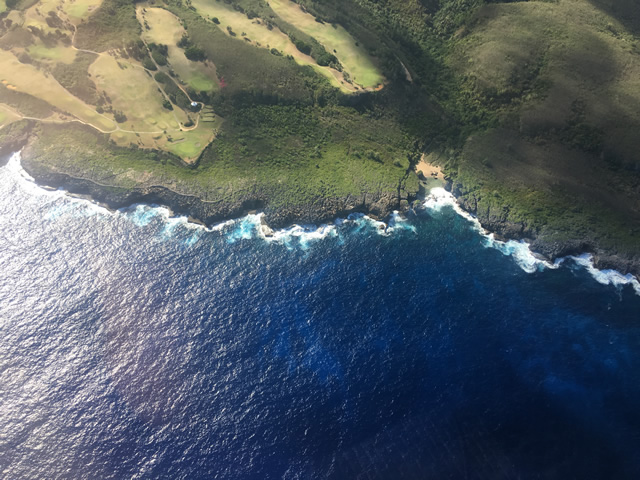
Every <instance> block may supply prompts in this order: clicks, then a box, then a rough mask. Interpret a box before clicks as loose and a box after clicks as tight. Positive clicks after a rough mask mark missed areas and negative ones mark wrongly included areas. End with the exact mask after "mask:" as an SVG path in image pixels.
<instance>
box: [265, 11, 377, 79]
mask: <svg viewBox="0 0 640 480" xmlns="http://www.w3.org/2000/svg"><path fill="white" fill-rule="evenodd" d="M269 5H270V6H271V8H272V9H273V11H275V12H276V13H277V14H278V16H280V18H282V19H283V20H284V21H286V22H288V23H290V24H292V25H295V26H296V27H297V28H299V29H300V30H302V31H303V32H304V33H306V34H307V35H310V36H312V37H313V38H315V39H316V40H317V41H318V42H320V43H321V44H322V45H324V47H325V48H326V49H327V51H328V52H330V53H334V55H336V57H338V60H340V63H342V66H343V67H344V68H345V70H346V71H347V72H349V75H350V76H351V80H353V81H354V82H355V83H357V84H358V85H361V86H362V87H364V88H373V87H376V86H378V85H380V84H381V83H382V82H383V81H384V77H383V76H382V74H381V73H380V72H379V70H378V69H377V68H376V66H375V64H374V62H373V60H372V59H371V57H370V56H369V54H368V53H367V52H366V50H365V49H364V48H363V47H362V46H359V45H358V42H357V41H356V40H355V39H354V38H353V37H352V36H351V35H350V34H349V32H347V31H346V30H345V29H344V28H343V27H341V26H339V25H336V26H335V27H334V26H332V25H330V24H327V23H319V22H317V21H316V19H315V18H314V17H313V15H311V14H309V13H306V12H304V11H303V10H302V9H301V8H300V6H299V5H298V4H297V3H293V2H291V1H290V0H271V1H270V2H269Z"/></svg>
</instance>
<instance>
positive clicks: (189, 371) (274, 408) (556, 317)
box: [0, 159, 640, 479]
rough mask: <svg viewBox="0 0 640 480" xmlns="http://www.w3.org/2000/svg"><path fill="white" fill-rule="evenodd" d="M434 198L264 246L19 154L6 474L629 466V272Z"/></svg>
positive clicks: (634, 343)
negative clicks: (525, 241)
mask: <svg viewBox="0 0 640 480" xmlns="http://www.w3.org/2000/svg"><path fill="white" fill-rule="evenodd" d="M14 160H15V159H14ZM446 203H447V202H446V199H442V198H441V199H440V200H439V201H436V200H434V199H432V200H431V202H430V203H429V208H427V209H425V210H424V211H422V212H419V213H417V214H415V215H411V216H410V217H409V219H408V220H407V221H400V219H397V220H396V221H394V222H391V228H389V229H387V231H386V232H385V231H382V230H380V228H379V225H377V224H376V223H375V222H372V221H370V220H367V219H366V218H363V217H353V218H351V219H345V220H344V221H340V222H338V225H336V226H332V227H325V228H323V229H315V228H307V229H304V228H298V229H291V230H289V231H286V232H279V233H278V235H277V236H276V239H274V240H271V241H266V240H264V239H263V238H261V237H260V235H259V232H258V225H259V219H257V218H256V217H251V216H250V217H246V218H244V219H240V220H238V221H234V222H227V223H226V224H224V225H221V226H219V227H217V228H215V229H210V230H205V229H202V228H200V227H197V226H194V225H190V224H188V223H186V221H185V220H184V219H181V218H171V217H170V216H169V215H168V212H167V211H166V210H165V209H162V208H157V207H150V206H144V205H138V206H133V207H131V208H128V209H125V210H122V211H118V212H115V213H111V212H108V211H106V210H104V209H102V208H100V207H97V206H95V205H93V204H91V203H90V202H87V201H84V200H78V199H73V198H70V197H68V196H67V195H65V194H64V193H63V192H47V191H45V190H43V189H41V188H39V187H37V186H35V185H34V184H33V183H31V182H29V181H28V180H27V179H25V178H24V176H23V174H22V173H21V171H20V169H19V165H18V164H17V162H16V161H12V162H10V164H9V165H8V166H7V167H3V168H2V169H0V267H1V270H0V271H1V272H2V277H1V278H0V411H1V412H2V415H0V472H1V474H0V476H1V477H2V478H11V479H21V478H114V479H121V478H184V479H192V478H229V479H238V478H242V479H244V478H246V479H264V478H336V479H343V478H383V479H387V478H388V479H395V478H472V479H475V478H525V479H527V478H549V479H551V478H553V479H555V478H560V479H566V478H579V479H591V478H593V479H596V478H598V479H599V478H602V479H610V478H616V479H617V478H622V479H624V478H629V479H635V478H639V475H640V454H639V452H640V412H639V410H638V405H639V404H640V296H639V295H638V294H637V293H636V291H635V290H634V286H633V285H632V284H630V283H626V284H625V283H624V282H625V281H627V280H625V279H624V278H622V277H620V276H616V275H615V274H613V273H611V272H609V273H601V272H596V271H593V272H589V270H588V269H587V268H586V267H585V265H587V264H588V263H587V262H586V260H585V259H578V260H572V259H567V260H566V261H565V262H564V263H563V264H562V265H560V266H557V268H548V267H544V265H542V264H540V263H539V262H536V261H534V260H533V259H532V257H531V256H530V255H528V253H527V251H526V249H525V248H524V247H523V246H522V245H519V244H515V243H509V244H500V243H497V242H492V241H491V240H488V239H487V238H486V237H484V236H482V235H481V234H480V233H479V232H478V231H477V229H476V228H475V227H474V224H473V223H472V222H470V221H469V220H468V219H465V218H464V217H462V216H460V215H459V214H458V213H456V212H455V211H454V210H453V209H452V208H451V207H450V206H447V205H446ZM594 275H596V277H597V279H596V278H594ZM597 280H600V282H607V281H615V283H616V284H609V285H603V284H602V283H600V282H598V281H597Z"/></svg>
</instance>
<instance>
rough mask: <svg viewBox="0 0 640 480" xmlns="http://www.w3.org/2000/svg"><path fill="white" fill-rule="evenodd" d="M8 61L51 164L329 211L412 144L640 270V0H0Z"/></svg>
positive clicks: (464, 190)
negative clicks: (515, 0)
mask: <svg viewBox="0 0 640 480" xmlns="http://www.w3.org/2000/svg"><path fill="white" fill-rule="evenodd" d="M0 82H2V83H1V84H0V126H1V128H0V141H2V142H4V144H5V145H13V144H14V143H15V142H14V143H12V141H14V140H15V138H18V137H19V138H23V137H24V129H25V125H28V128H29V129H30V132H31V133H30V135H29V140H28V148H27V150H26V153H28V158H26V156H25V160H26V163H25V166H26V167H28V168H30V169H31V170H33V171H34V172H36V173H37V172H41V173H42V175H41V179H42V180H43V181H46V178H45V177H47V178H49V179H51V178H52V177H51V175H53V174H56V175H68V176H70V177H73V178H75V179H82V180H83V181H89V182H94V183H95V184H100V185H103V186H107V187H109V188H112V189H121V190H135V189H139V190H140V191H142V190H144V189H145V188H146V189H148V188H150V187H152V186H154V187H155V186H163V187H166V188H168V189H171V191H173V192H179V193H180V194H183V195H187V196H193V197H197V198H199V199H201V200H203V201H206V202H209V203H211V204H221V205H222V204H225V203H227V204H229V203H234V202H236V203H238V202H239V203H238V204H239V205H243V206H245V207H247V208H248V207H250V206H257V207H260V208H264V209H266V210H267V211H268V212H272V217H271V218H273V219H274V222H275V223H286V222H292V221H303V220H304V221H306V220H309V221H316V220H317V221H320V220H322V221H325V220H327V219H328V218H329V217H330V216H331V215H335V214H342V213H345V212H348V211H355V210H360V211H368V212H370V213H373V214H378V215H382V216H384V215H386V214H388V213H389V212H390V211H391V210H393V209H405V208H407V206H408V205H409V203H410V202H411V201H412V200H413V199H415V198H417V197H418V196H419V194H420V193H421V192H423V191H424V185H426V182H424V180H425V179H424V178H423V179H422V181H421V180H420V179H419V177H418V175H417V174H416V173H415V168H416V165H417V164H418V162H419V161H420V158H421V157H422V158H425V159H426V160H427V161H429V162H431V163H432V164H436V165H438V166H440V167H441V168H442V169H443V170H444V172H445V173H446V175H447V178H448V179H449V181H450V185H451V187H452V189H453V191H454V193H455V194H456V195H457V196H458V197H459V199H460V202H461V203H462V205H463V206H464V207H465V208H467V209H468V210H470V211H472V212H473V213H475V214H477V215H478V217H479V219H480V220H481V222H482V223H483V224H484V225H486V226H487V227H488V228H490V229H493V230H495V231H497V232H499V233H503V234H505V235H507V236H511V237H516V238H528V239H532V240H534V241H535V244H534V246H535V248H536V249H537V250H538V251H540V252H542V253H545V254H548V255H550V256H554V255H559V254H564V253H572V252H578V251H584V250H588V251H592V252H595V253H598V254H599V257H600V258H601V264H602V265H612V266H615V267H617V268H620V269H621V270H628V271H634V272H636V273H638V272H639V271H640V254H639V252H640V154H639V153H638V152H640V137H639V136H638V135H637V132H638V131H640V130H639V127H640V108H638V107H639V106H640V8H638V5H637V2H636V1H635V0H619V1H613V0H555V1H541V0H539V1H523V2H490V1H485V0H298V1H297V2H293V1H291V0H271V1H264V0H164V1H163V0H154V1H146V2H132V1H130V0H40V1H34V0H19V1H16V0H6V1H4V0H3V2H2V3H0ZM27 122H28V123H27ZM36 176H37V175H36ZM57 178H58V177H57ZM59 178H62V177H59ZM421 184H422V187H421ZM220 211H221V212H225V211H226V212H237V211H238V209H237V208H236V209H227V210H225V209H224V208H223V209H221V210H220ZM314 211H315V212H317V213H316V214H315V216H314V213H313V212H314ZM276 212H279V213H278V214H277V213H276ZM220 215H222V216H224V214H222V213H221V214H220ZM211 218H213V217H211ZM211 218H210V219H211ZM215 218H218V217H215Z"/></svg>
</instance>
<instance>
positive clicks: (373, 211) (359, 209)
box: [22, 155, 417, 229]
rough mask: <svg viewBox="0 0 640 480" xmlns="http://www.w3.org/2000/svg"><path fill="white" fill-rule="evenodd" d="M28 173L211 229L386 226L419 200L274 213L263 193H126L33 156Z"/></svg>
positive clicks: (339, 201) (340, 203) (400, 196)
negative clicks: (213, 197)
mask: <svg viewBox="0 0 640 480" xmlns="http://www.w3.org/2000/svg"><path fill="white" fill-rule="evenodd" d="M22 167H23V168H24V169H25V171H26V172H27V173H28V174H29V175H31V176H32V177H33V178H34V179H35V181H36V182H37V183H38V184H40V185H43V186H47V187H50V188H56V189H57V188H63V189H64V190H66V191H68V192H69V193H70V194H72V195H79V196H86V197H89V198H91V199H92V200H93V201H95V202H97V203H99V204H101V205H103V206H105V207H107V208H109V209H119V208H124V207H127V206H130V205H133V204H136V203H146V204H158V205H163V206H166V207H168V208H169V209H170V210H171V211H172V212H173V213H175V214H178V215H186V216H188V217H189V218H190V219H191V220H192V221H193V222H196V223H202V224H204V225H207V226H212V225H215V224H218V223H221V222H223V221H226V220H229V219H233V218H239V217H241V216H244V215H246V214H247V213H249V212H252V211H256V210H260V211H262V212H264V220H265V222H266V224H267V225H269V227H271V228H273V229H279V228H285V227H289V226H291V225H293V224H294V223H299V224H322V223H330V222H332V221H333V220H334V219H335V218H339V217H346V216H348V215H349V214H352V213H363V214H367V215H369V216H371V217H372V218H375V219H380V220H383V219H386V218H387V217H388V216H389V215H391V213H393V211H395V210H398V211H401V212H404V211H407V210H408V209H409V205H410V203H411V202H412V201H414V200H416V199H417V192H406V191H404V190H402V189H399V190H398V193H397V194H395V195H394V194H390V193H388V192H379V193H367V194H364V195H362V196H347V197H316V198H314V199H313V200H312V201H311V202H309V203H306V204H302V205H294V206H279V207H272V206H271V205H270V204H269V198H268V196H267V195H266V194H265V193H260V192H253V193H247V194H246V195H244V196H243V197H241V198H239V199H237V200H228V201H216V202H209V201H204V200H201V199H200V198H198V197H197V196H195V195H188V194H183V193H179V192H175V191H173V190H171V189H170V188H167V187H165V186H161V185H153V186H147V187H140V188H134V189H125V188H121V187H114V186H109V185H102V184H100V183H97V182H95V181H92V180H90V179H86V178H78V177H74V176H72V175H69V174H65V173H58V172H49V171H42V170H41V169H40V168H39V164H37V163H35V162H30V161H29V158H28V155H27V156H26V157H25V158H23V159H22Z"/></svg>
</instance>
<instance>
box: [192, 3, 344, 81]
mask: <svg viewBox="0 0 640 480" xmlns="http://www.w3.org/2000/svg"><path fill="white" fill-rule="evenodd" d="M192 5H193V6H194V7H195V9H196V10H197V11H198V13H199V14H200V15H201V16H203V17H204V18H208V19H211V18H214V17H215V18H217V19H218V20H219V21H220V24H219V25H218V27H219V28H220V29H221V30H222V31H223V32H224V33H225V34H227V35H229V36H233V37H235V38H236V39H238V41H242V39H243V38H247V39H249V40H250V41H251V44H252V45H254V46H256V47H261V48H267V49H274V48H275V49H276V50H278V51H279V52H281V53H283V54H285V55H291V56H292V57H293V58H294V60H295V61H296V63H298V64H299V65H306V66H311V67H313V69H314V70H316V71H317V72H318V73H320V74H321V75H323V76H324V77H326V78H327V79H328V80H329V81H330V82H331V84H332V85H333V86H334V87H337V88H340V89H341V90H343V91H344V92H347V93H349V92H353V91H354V90H355V89H354V88H353V87H352V86H351V85H348V84H346V83H344V81H343V80H342V74H341V73H340V72H338V71H337V70H334V69H332V68H329V67H321V66H319V65H318V64H317V62H316V61H315V60H314V59H313V58H312V57H311V56H309V55H305V54H304V53H302V52H301V51H300V50H298V49H297V48H296V46H295V45H294V44H293V43H292V42H291V40H290V39H289V37H288V36H287V35H285V34H284V33H283V32H282V31H280V30H279V29H277V28H273V29H271V30H269V29H268V28H267V26H266V25H265V24H264V23H263V22H262V20H260V19H258V18H254V19H251V20H250V19H249V18H247V16H246V15H245V14H244V13H240V12H238V11H236V10H233V9H232V8H230V7H229V6H228V5H227V4H225V3H224V2H208V1H207V0H193V2H192ZM227 27H231V31H232V32H233V34H232V33H231V32H230V31H229V30H228V28H227ZM243 33H244V34H246V35H243ZM245 41H246V40H245Z"/></svg>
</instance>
